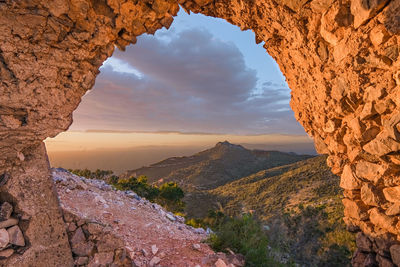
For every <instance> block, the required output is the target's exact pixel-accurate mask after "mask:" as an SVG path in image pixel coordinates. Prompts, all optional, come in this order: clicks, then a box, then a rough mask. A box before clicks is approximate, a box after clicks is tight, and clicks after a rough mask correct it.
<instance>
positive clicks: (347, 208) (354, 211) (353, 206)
mask: <svg viewBox="0 0 400 267" xmlns="http://www.w3.org/2000/svg"><path fill="white" fill-rule="evenodd" d="M342 202H343V205H344V215H345V216H346V217H350V218H354V219H357V220H365V219H367V218H368V214H367V210H368V207H367V206H366V205H365V204H364V203H363V202H362V201H361V200H358V201H357V200H356V201H353V200H350V199H347V198H344V199H343V200H342Z"/></svg>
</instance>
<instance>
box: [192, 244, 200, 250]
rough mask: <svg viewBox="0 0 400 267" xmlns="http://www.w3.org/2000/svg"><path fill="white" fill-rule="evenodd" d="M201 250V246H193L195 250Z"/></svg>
mask: <svg viewBox="0 0 400 267" xmlns="http://www.w3.org/2000/svg"><path fill="white" fill-rule="evenodd" d="M200 248H201V246H200V244H193V249H194V250H200Z"/></svg>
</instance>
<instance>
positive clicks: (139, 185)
mask: <svg viewBox="0 0 400 267" xmlns="http://www.w3.org/2000/svg"><path fill="white" fill-rule="evenodd" d="M114 187H115V188H116V189H118V190H124V191H126V190H131V191H134V192H135V193H136V194H138V195H139V196H141V197H145V198H147V199H148V200H150V201H153V200H154V199H155V198H156V197H157V196H158V195H159V194H160V191H159V189H158V188H157V187H155V186H151V185H149V184H148V183H147V177H146V176H139V177H138V178H136V177H134V176H131V177H129V178H124V179H119V180H118V182H117V183H115V184H114Z"/></svg>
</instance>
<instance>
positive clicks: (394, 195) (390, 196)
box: [383, 186, 400, 202]
mask: <svg viewBox="0 0 400 267" xmlns="http://www.w3.org/2000/svg"><path fill="white" fill-rule="evenodd" d="M383 194H384V195H385V198H386V200H387V201H390V202H400V186H395V187H388V188H384V189H383Z"/></svg>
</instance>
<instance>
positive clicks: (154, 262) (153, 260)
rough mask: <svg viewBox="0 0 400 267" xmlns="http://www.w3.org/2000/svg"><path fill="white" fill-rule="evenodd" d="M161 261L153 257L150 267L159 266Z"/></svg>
mask: <svg viewBox="0 0 400 267" xmlns="http://www.w3.org/2000/svg"><path fill="white" fill-rule="evenodd" d="M160 261H161V259H160V258H159V257H153V258H152V259H151V261H150V263H149V265H150V267H152V266H154V265H156V264H159V263H160Z"/></svg>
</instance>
